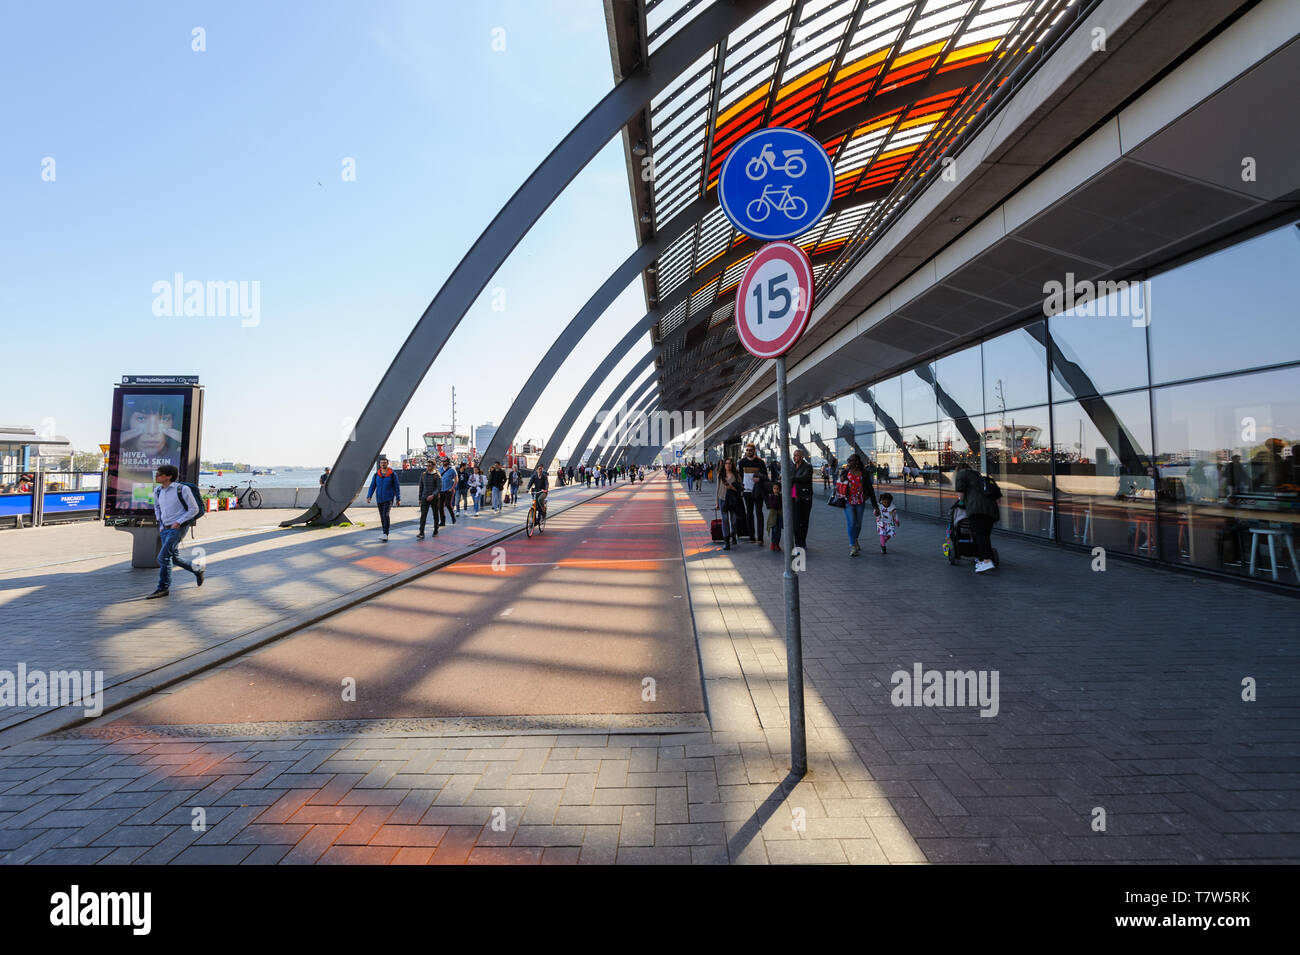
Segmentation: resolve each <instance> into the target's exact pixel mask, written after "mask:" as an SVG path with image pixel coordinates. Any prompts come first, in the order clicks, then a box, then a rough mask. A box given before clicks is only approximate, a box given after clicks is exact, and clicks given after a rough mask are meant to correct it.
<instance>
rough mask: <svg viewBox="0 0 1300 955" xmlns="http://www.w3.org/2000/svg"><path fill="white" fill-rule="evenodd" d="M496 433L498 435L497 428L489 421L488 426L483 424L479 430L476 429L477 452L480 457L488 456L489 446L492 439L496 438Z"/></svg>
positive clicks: (475, 446)
mask: <svg viewBox="0 0 1300 955" xmlns="http://www.w3.org/2000/svg"><path fill="white" fill-rule="evenodd" d="M496 433H497V426H496V425H494V424H493V423H492V422H491V421H489V422H488V423H487V424H481V425H479V426H478V427H477V428H475V429H474V449H475V452H476V453H477V454H480V455H481V454H486V453H487V449H488V445H490V444H491V443H492V439H493V438H494V437H495V436H496ZM488 463H489V464H490V463H492V462H488Z"/></svg>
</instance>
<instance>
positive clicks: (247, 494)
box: [212, 480, 262, 510]
mask: <svg viewBox="0 0 1300 955" xmlns="http://www.w3.org/2000/svg"><path fill="white" fill-rule="evenodd" d="M212 490H213V491H214V492H215V493H216V494H218V495H221V494H233V495H234V496H235V503H236V505H237V506H238V507H251V508H253V509H254V510H256V509H257V508H259V507H261V506H262V495H261V494H259V493H258V492H257V491H256V490H255V489H254V488H253V482H252V481H251V480H250V481H245V482H244V490H243V493H240V490H239V485H238V484H236V485H235V486H234V487H222V488H217V487H214V488H212Z"/></svg>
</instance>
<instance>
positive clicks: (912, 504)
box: [895, 424, 939, 517]
mask: <svg viewBox="0 0 1300 955" xmlns="http://www.w3.org/2000/svg"><path fill="white" fill-rule="evenodd" d="M903 448H904V451H905V453H904V455H903V464H904V465H905V466H906V467H907V471H906V472H904V474H903V476H902V479H903V483H904V484H905V486H906V490H907V493H906V495H904V499H905V501H906V505H907V510H908V512H909V513H912V514H928V515H929V516H931V517H938V516H939V449H938V438H937V434H936V429H935V426H934V425H933V424H923V425H909V426H908V427H906V428H904V429H903ZM895 504H896V506H898V509H899V510H902V509H903V507H902V503H901V502H898V501H895Z"/></svg>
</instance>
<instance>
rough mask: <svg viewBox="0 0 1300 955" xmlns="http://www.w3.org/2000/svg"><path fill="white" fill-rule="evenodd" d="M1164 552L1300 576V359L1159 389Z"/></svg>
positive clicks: (1292, 579)
mask: <svg viewBox="0 0 1300 955" xmlns="http://www.w3.org/2000/svg"><path fill="white" fill-rule="evenodd" d="M1154 396H1155V432H1156V442H1157V443H1156V466H1157V474H1158V482H1157V487H1158V491H1157V493H1158V496H1159V499H1160V509H1161V526H1162V532H1163V533H1164V534H1165V538H1164V539H1165V544H1166V552H1167V554H1168V556H1169V557H1170V559H1173V556H1174V555H1175V554H1177V555H1178V557H1179V558H1180V559H1181V560H1183V561H1184V562H1187V563H1190V564H1193V565H1195V566H1198V567H1209V568H1213V569H1215V570H1222V571H1227V572H1229V573H1236V574H1245V575H1249V576H1256V577H1262V578H1265V579H1271V580H1277V581H1279V582H1282V581H1285V582H1287V583H1291V584H1298V583H1300V562H1297V560H1296V552H1297V550H1298V549H1300V547H1298V544H1300V541H1297V532H1296V529H1297V526H1300V473H1298V470H1297V466H1296V465H1297V461H1300V368H1284V369H1279V370H1277V371H1269V372H1260V373H1257V374H1253V375H1239V376H1237V377H1233V378H1220V379H1215V380H1213V381H1203V382H1197V383H1195V384H1190V385H1175V386H1171V387H1167V388H1157V389H1155V391H1154Z"/></svg>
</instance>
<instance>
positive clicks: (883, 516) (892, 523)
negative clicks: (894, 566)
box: [876, 494, 898, 554]
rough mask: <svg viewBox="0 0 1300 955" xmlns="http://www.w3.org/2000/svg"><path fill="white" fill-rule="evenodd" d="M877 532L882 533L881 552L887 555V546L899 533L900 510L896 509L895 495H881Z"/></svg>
mask: <svg viewBox="0 0 1300 955" xmlns="http://www.w3.org/2000/svg"><path fill="white" fill-rule="evenodd" d="M876 530H877V531H879V532H880V552H881V553H882V554H887V553H889V551H887V550H886V549H885V544H887V543H888V542H889V539H890V538H891V537H893V536H894V535H895V534H896V533H898V508H896V507H894V495H892V494H882V495H880V513H879V514H878V515H877V516H876Z"/></svg>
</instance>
